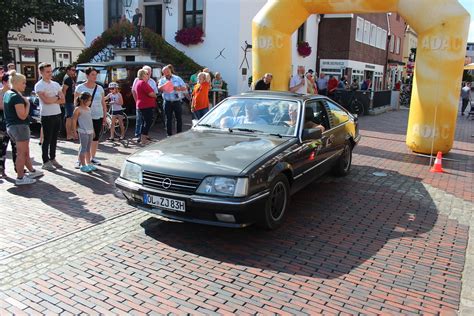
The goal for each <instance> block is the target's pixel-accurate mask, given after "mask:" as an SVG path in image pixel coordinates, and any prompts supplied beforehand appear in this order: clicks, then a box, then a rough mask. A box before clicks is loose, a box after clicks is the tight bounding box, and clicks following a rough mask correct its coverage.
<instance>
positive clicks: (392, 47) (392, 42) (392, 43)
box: [388, 35, 395, 53]
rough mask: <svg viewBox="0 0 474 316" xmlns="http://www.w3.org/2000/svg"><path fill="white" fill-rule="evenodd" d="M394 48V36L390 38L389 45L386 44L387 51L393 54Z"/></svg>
mask: <svg viewBox="0 0 474 316" xmlns="http://www.w3.org/2000/svg"><path fill="white" fill-rule="evenodd" d="M394 47H395V35H392V36H390V43H389V44H388V51H389V52H390V53H393V49H394Z"/></svg>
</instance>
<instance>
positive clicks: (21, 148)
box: [3, 70, 43, 185]
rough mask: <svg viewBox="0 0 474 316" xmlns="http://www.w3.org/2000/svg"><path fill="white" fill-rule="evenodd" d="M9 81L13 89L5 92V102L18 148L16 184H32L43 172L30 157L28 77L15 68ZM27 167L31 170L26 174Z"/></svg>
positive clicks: (9, 125)
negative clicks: (17, 71) (25, 92)
mask: <svg viewBox="0 0 474 316" xmlns="http://www.w3.org/2000/svg"><path fill="white" fill-rule="evenodd" d="M9 83H10V87H11V89H10V90H9V91H7V92H6V93H5V94H4V96H3V104H4V117H5V124H6V127H7V133H8V135H9V136H10V138H11V140H12V142H15V144H16V146H17V150H18V154H17V158H16V172H17V178H16V180H15V184H16V185H24V184H32V183H35V182H36V180H35V179H34V178H37V177H40V176H42V175H43V173H42V172H41V171H39V170H35V169H34V168H33V165H32V164H31V159H30V120H29V119H28V115H29V114H30V102H29V101H28V99H27V98H25V97H23V95H22V93H23V92H24V91H25V87H26V77H25V76H23V75H22V74H17V73H16V71H14V70H13V71H12V72H11V73H10V79H9ZM25 167H26V168H27V169H28V171H29V172H27V173H26V174H25Z"/></svg>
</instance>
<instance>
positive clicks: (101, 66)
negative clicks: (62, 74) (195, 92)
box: [76, 61, 165, 116]
mask: <svg viewBox="0 0 474 316" xmlns="http://www.w3.org/2000/svg"><path fill="white" fill-rule="evenodd" d="M145 65H148V66H150V67H151V68H152V70H153V73H152V78H153V79H155V80H157V79H159V78H160V77H161V69H162V68H163V67H164V66H165V65H164V64H162V63H157V62H151V61H123V62H118V61H112V62H104V63H84V64H78V65H77V66H76V69H77V83H78V84H81V83H83V82H84V81H86V74H85V70H86V69H87V68H88V67H94V68H95V69H97V72H98V74H97V83H98V84H100V85H102V86H103V88H104V90H105V92H106V93H108V85H109V83H110V82H117V83H118V84H119V87H120V92H121V93H122V96H123V101H124V108H125V112H126V113H127V114H130V115H132V116H133V115H135V101H134V100H133V96H132V90H131V89H132V84H133V80H135V78H136V77H137V72H138V70H140V69H141V68H143V66H145Z"/></svg>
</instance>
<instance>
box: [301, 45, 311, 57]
mask: <svg viewBox="0 0 474 316" xmlns="http://www.w3.org/2000/svg"><path fill="white" fill-rule="evenodd" d="M298 54H300V56H302V57H308V56H309V55H311V46H309V43H308V42H299V43H298Z"/></svg>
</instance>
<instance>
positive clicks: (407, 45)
mask: <svg viewBox="0 0 474 316" xmlns="http://www.w3.org/2000/svg"><path fill="white" fill-rule="evenodd" d="M417 46H418V34H417V33H416V32H415V30H414V29H413V28H412V27H411V26H410V25H407V26H406V29H405V38H404V41H403V63H404V64H405V68H404V71H403V78H404V79H407V78H408V77H411V76H413V72H414V70H415V62H414V61H413V60H411V59H412V58H413V56H412V52H411V50H412V49H416V48H417Z"/></svg>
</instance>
